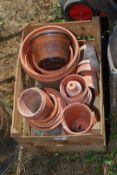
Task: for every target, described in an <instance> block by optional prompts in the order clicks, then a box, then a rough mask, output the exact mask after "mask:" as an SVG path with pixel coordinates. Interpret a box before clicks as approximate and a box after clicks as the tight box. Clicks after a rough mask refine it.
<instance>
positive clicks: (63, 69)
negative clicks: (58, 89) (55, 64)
mask: <svg viewBox="0 0 117 175" xmlns="http://www.w3.org/2000/svg"><path fill="white" fill-rule="evenodd" d="M69 50H70V57H69V60H68V62H70V61H71V60H72V58H73V50H72V48H71V47H70V48H69ZM32 65H33V68H34V69H35V70H36V71H37V72H39V73H42V74H47V75H53V74H54V76H55V75H62V74H63V73H64V71H65V66H64V67H62V68H60V69H58V70H52V71H51V70H45V69H42V68H41V67H39V65H38V63H37V62H36V60H35V57H34V55H32Z"/></svg>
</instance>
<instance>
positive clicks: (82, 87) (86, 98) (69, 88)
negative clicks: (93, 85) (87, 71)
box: [60, 74, 92, 104]
mask: <svg viewBox="0 0 117 175" xmlns="http://www.w3.org/2000/svg"><path fill="white" fill-rule="evenodd" d="M60 92H61V95H62V96H63V98H64V99H65V100H66V102H67V103H68V104H70V103H75V102H80V103H85V104H90V102H91V100H92V93H91V90H90V88H88V87H87V84H86V82H85V80H84V78H83V77H82V76H79V75H76V74H72V75H69V76H67V77H66V78H64V79H63V80H62V82H61V84H60Z"/></svg>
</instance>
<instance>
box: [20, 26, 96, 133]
mask: <svg viewBox="0 0 117 175" xmlns="http://www.w3.org/2000/svg"><path fill="white" fill-rule="evenodd" d="M86 48H87V47H85V48H84V47H82V48H81V49H80V48H79V43H78V41H77V39H76V37H75V36H74V34H73V33H72V32H70V31H69V30H67V29H65V28H63V27H59V26H54V25H52V26H45V27H40V28H38V29H36V30H34V31H32V32H31V33H30V34H29V35H27V37H26V38H25V39H24V40H23V42H22V45H21V48H20V54H19V56H20V61H21V64H22V67H23V68H24V70H25V71H26V73H27V74H28V75H29V76H30V77H32V78H33V79H35V80H38V81H39V84H41V85H43V83H45V84H46V88H42V89H39V88H38V87H33V88H29V89H26V90H24V91H23V92H22V93H21V94H20V96H19V99H18V110H19V112H20V114H21V115H22V116H23V117H25V118H26V120H27V122H28V123H29V125H30V126H31V127H32V128H35V129H36V130H40V131H50V130H53V129H55V128H57V127H58V126H59V125H60V124H61V125H62V126H63V129H64V131H65V133H66V134H75V135H80V134H84V133H86V132H88V131H90V129H91V128H92V126H93V125H94V124H95V123H96V116H95V113H94V112H93V111H92V110H91V109H90V106H91V105H92V101H93V99H94V98H95V96H96V95H98V94H99V90H98V80H97V77H98V70H97V69H96V68H95V66H93V64H94V65H95V61H94V62H92V61H91V58H92V56H91V54H90V56H89V55H88V57H87V58H86V55H87V54H84V53H86V52H84V50H85V49H86ZM88 49H89V47H88ZM80 50H81V51H80ZM89 50H90V49H89ZM82 51H83V56H82V57H80V52H82ZM93 51H94V50H93ZM88 53H89V51H88ZM92 63H93V64H92ZM58 82H59V84H57V83H58ZM48 84H49V86H51V87H53V84H55V85H56V84H57V85H58V86H57V89H60V92H59V91H57V90H55V89H54V88H48V87H49V86H48ZM42 87H43V86H42ZM93 91H94V92H95V93H93Z"/></svg>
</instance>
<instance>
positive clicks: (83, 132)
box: [62, 103, 94, 135]
mask: <svg viewBox="0 0 117 175" xmlns="http://www.w3.org/2000/svg"><path fill="white" fill-rule="evenodd" d="M75 105H76V106H84V107H85V109H86V110H87V111H88V112H89V113H90V124H89V126H88V127H87V128H86V129H85V130H84V131H81V132H73V131H72V130H71V129H70V128H69V127H68V125H67V123H66V121H65V119H64V111H66V110H67V109H68V108H72V106H75ZM93 124H94V112H93V111H91V109H90V108H89V107H88V106H87V105H85V104H82V103H73V104H69V105H68V106H66V107H65V108H64V110H63V116H62V126H63V129H64V130H65V131H66V132H67V133H69V135H70V134H72V135H82V134H85V133H86V132H88V131H89V130H90V129H91V127H92V126H93Z"/></svg>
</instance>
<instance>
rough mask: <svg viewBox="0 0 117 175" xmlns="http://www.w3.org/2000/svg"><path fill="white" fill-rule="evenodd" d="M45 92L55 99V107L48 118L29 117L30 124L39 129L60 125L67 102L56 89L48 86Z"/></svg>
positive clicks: (47, 129)
mask: <svg viewBox="0 0 117 175" xmlns="http://www.w3.org/2000/svg"><path fill="white" fill-rule="evenodd" d="M45 92H46V93H47V94H48V95H49V96H50V98H51V99H52V100H53V103H54V108H53V111H52V112H51V113H50V115H48V117H47V118H43V119H40V118H37V119H33V120H32V119H28V122H29V124H30V125H31V126H32V127H34V128H35V129H37V130H41V131H49V130H53V129H55V128H56V127H58V126H59V125H60V123H61V116H62V112H63V109H64V107H65V106H66V103H65V101H64V99H62V97H61V96H60V93H59V92H58V91H56V90H55V89H51V88H46V89H45Z"/></svg>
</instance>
